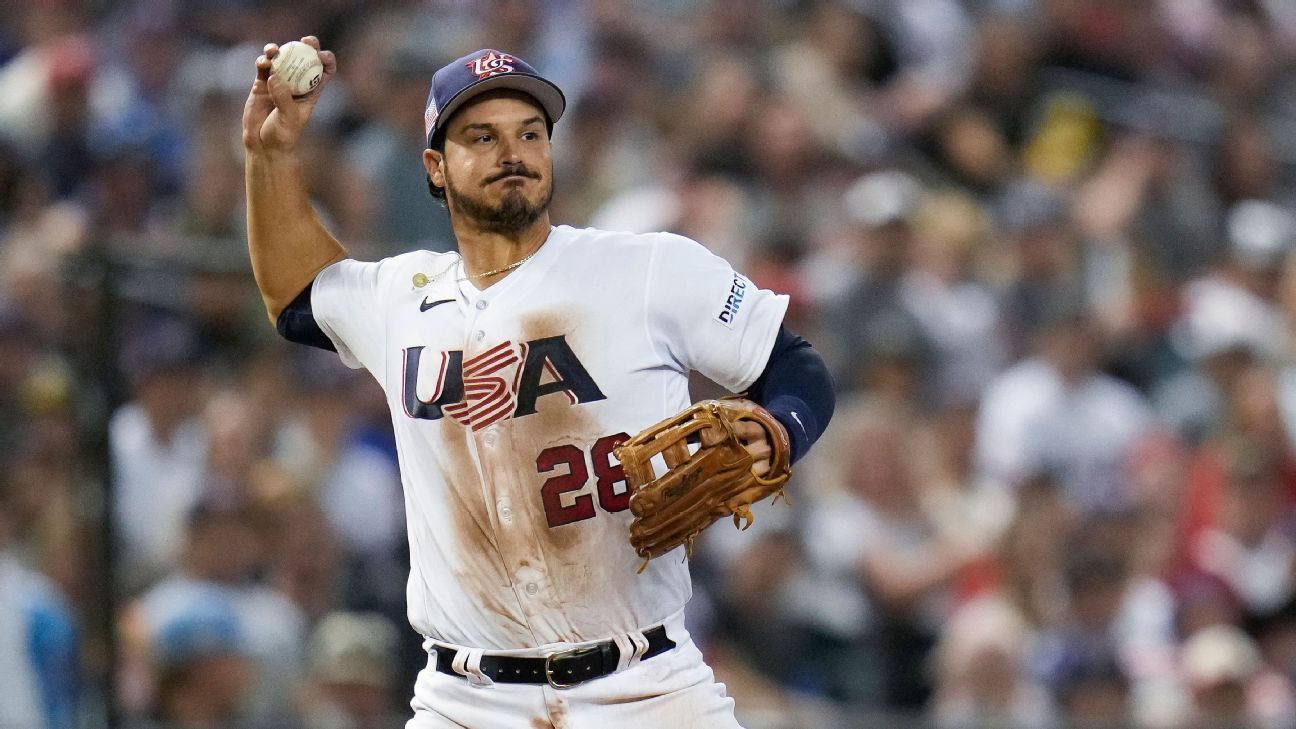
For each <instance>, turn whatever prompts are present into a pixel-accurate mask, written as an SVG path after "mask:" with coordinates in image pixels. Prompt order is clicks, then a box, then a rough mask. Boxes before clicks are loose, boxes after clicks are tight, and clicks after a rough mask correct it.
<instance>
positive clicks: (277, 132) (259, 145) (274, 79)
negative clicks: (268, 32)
mask: <svg viewBox="0 0 1296 729" xmlns="http://www.w3.org/2000/svg"><path fill="white" fill-rule="evenodd" d="M301 42H302V43H305V44H306V45H308V46H310V47H312V48H314V49H315V50H317V51H319V55H320V61H321V62H322V63H323V64H324V77H323V78H322V79H320V82H319V84H318V85H317V86H316V87H315V88H314V89H312V90H311V91H310V92H309V93H307V94H303V95H302V96H297V97H294V96H293V95H292V89H290V88H288V85H287V84H285V83H284V82H283V81H282V79H280V78H279V77H278V76H277V75H275V74H272V73H271V72H270V62H271V61H272V60H274V57H275V56H276V55H278V53H279V45H278V44H276V43H267V44H266V46H265V50H264V51H263V52H262V54H261V55H260V56H258V57H257V59H256V80H255V81H253V82H252V91H251V93H249V94H248V100H247V104H246V105H245V106H244V107H243V146H244V147H245V148H247V149H248V150H249V151H266V152H289V151H292V150H293V148H295V147H296V146H297V140H298V139H300V138H301V132H302V129H303V128H304V127H305V126H306V121H307V120H308V119H310V115H311V112H313V111H314V110H315V104H316V103H317V102H318V101H319V97H320V93H321V92H322V91H323V90H324V87H325V86H327V85H328V82H329V79H331V78H333V74H335V73H337V57H336V56H334V55H333V51H323V50H320V42H319V39H318V38H316V37H315V36H313V35H308V36H306V37H304V38H302V39H301Z"/></svg>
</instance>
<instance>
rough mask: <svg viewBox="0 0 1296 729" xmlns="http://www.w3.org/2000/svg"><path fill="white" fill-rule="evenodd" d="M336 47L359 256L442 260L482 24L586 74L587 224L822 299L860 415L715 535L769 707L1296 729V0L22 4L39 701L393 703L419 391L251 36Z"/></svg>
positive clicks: (575, 158)
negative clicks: (251, 143)
mask: <svg viewBox="0 0 1296 729" xmlns="http://www.w3.org/2000/svg"><path fill="white" fill-rule="evenodd" d="M306 33H314V34H317V35H319V36H320V38H321V39H322V42H323V44H324V46H325V47H327V48H332V49H334V50H336V51H337V52H338V56H339V66H340V72H339V77H338V78H337V79H335V82H334V83H333V84H332V86H331V87H330V88H329V89H328V92H327V94H326V95H325V97H324V100H323V101H322V102H321V104H320V106H319V108H318V110H317V113H316V116H315V118H314V119H313V120H312V122H311V126H310V128H309V132H308V134H307V138H306V141H305V142H304V145H303V146H304V149H303V154H304V155H305V157H306V159H307V161H308V166H309V170H310V174H309V184H310V185H311V192H312V194H313V196H314V199H315V201H316V203H317V206H318V208H319V210H320V211H321V213H322V214H323V215H324V216H325V217H326V219H327V221H328V225H329V226H330V228H331V229H332V230H333V231H335V233H336V234H337V236H338V237H339V238H340V239H341V240H343V241H344V242H345V243H346V244H347V245H348V246H349V248H350V249H351V251H352V252H353V254H355V255H356V256H358V257H362V258H376V257H380V256H383V255H388V254H392V253H398V252H401V251H405V250H409V249H411V248H415V247H429V248H433V249H437V250H445V249H447V248H448V247H449V246H450V245H451V239H450V237H449V231H448V225H447V222H446V219H445V215H444V212H443V210H442V209H441V208H439V207H438V206H437V205H436V204H435V203H434V202H433V201H432V200H431V199H430V198H428V197H427V194H426V186H425V183H424V180H423V172H422V170H421V168H420V167H419V164H418V156H419V152H420V150H421V146H420V142H419V137H420V134H421V124H422V121H421V114H420V110H421V109H422V105H423V102H424V98H425V95H426V90H427V85H428V82H429V79H430V77H431V73H432V70H433V69H435V68H436V67H438V66H439V65H440V64H442V63H444V62H446V61H448V60H449V59H452V58H454V57H456V56H458V55H460V54H462V53H465V52H467V51H469V50H471V49H474V48H479V47H485V46H490V47H496V48H502V49H506V50H510V51H512V52H515V53H517V54H519V55H521V56H523V57H524V58H527V59H528V60H530V61H531V62H532V63H533V64H534V65H536V66H537V67H539V68H540V69H542V70H543V71H544V72H545V73H546V74H547V75H550V76H551V77H552V78H554V79H555V80H556V81H558V83H559V84H560V85H561V86H562V87H563V88H564V89H565V90H566V91H567V95H568V98H569V100H570V106H569V112H568V115H567V116H566V117H565V118H564V119H563V120H562V122H561V123H560V124H559V125H558V127H557V129H556V134H555V164H556V180H557V186H558V195H557V197H556V200H555V204H554V209H553V213H554V218H555V220H556V221H557V222H561V223H570V224H575V225H584V224H590V225H595V226H602V227H610V228H618V229H634V230H672V231H676V232H680V233H683V234H686V235H689V236H692V237H694V238H696V239H698V240H700V241H702V242H704V243H706V244H707V245H709V246H710V247H712V248H713V249H714V250H715V251H716V252H718V253H720V254H721V255H724V256H726V257H727V258H728V259H729V260H730V261H732V262H733V263H734V264H735V265H736V266H738V267H740V268H741V269H743V270H745V271H746V272H747V273H748V274H750V276H751V277H752V278H753V279H754V280H756V281H757V282H759V283H760V284H761V285H763V286H767V287H771V288H774V289H776V290H778V291H783V292H788V293H790V294H792V295H793V307H792V309H791V310H790V312H789V323H790V325H791V326H792V327H793V328H794V329H795V330H797V331H799V332H801V333H803V334H805V335H806V336H807V338H809V339H810V340H811V341H812V342H814V343H815V344H816V346H817V347H818V348H819V349H820V350H821V351H822V352H824V354H825V356H826V357H827V358H828V359H829V361H830V363H831V364H832V366H833V370H834V373H835V375H836V378H837V382H838V385H839V389H840V404H839V410H838V415H837V417H836V419H835V421H834V423H833V425H832V427H831V428H830V430H829V433H828V434H827V435H826V436H825V439H824V441H823V442H821V444H820V445H819V446H818V448H817V449H816V452H814V453H813V454H811V456H810V457H809V458H807V459H806V461H805V462H804V465H803V466H802V467H801V468H799V470H798V472H797V475H796V476H795V477H794V484H795V485H794V487H793V488H792V489H791V490H792V492H793V493H794V494H795V498H794V499H793V505H792V507H791V508H787V507H783V506H778V507H776V508H765V509H762V510H760V511H759V512H758V521H757V523H756V526H755V527H754V528H753V529H752V530H751V531H750V532H747V533H744V534H741V535H737V534H734V533H731V531H730V530H727V529H725V528H723V525H721V526H720V528H717V529H713V530H712V531H711V533H709V534H708V539H707V542H706V544H705V545H704V546H703V548H702V549H701V550H700V553H699V554H698V556H697V558H696V559H695V562H694V571H695V582H696V586H697V591H696V592H697V594H696V596H695V598H694V600H693V602H692V604H691V608H690V610H691V612H692V615H691V621H692V626H693V629H694V631H695V633H696V635H697V637H698V639H699V641H700V643H701V645H702V646H703V647H704V649H705V651H706V653H707V655H708V658H709V660H710V662H711V663H712V664H713V665H714V666H715V668H716V671H717V673H718V674H719V675H720V677H721V679H722V680H724V681H725V682H727V684H728V686H729V688H730V691H731V693H732V694H733V695H734V696H735V697H736V698H737V700H738V706H739V708H740V712H741V713H740V716H741V717H742V718H743V720H744V721H745V723H746V725H747V726H748V727H751V728H752V729H761V728H763V727H812V726H813V727H820V726H822V727H837V726H840V727H855V726H860V727H864V726H869V727H882V726H885V727H928V726H931V727H941V728H942V729H945V728H949V729H963V728H969V729H970V728H971V727H1023V728H1027V727H1029V728H1035V727H1040V728H1043V727H1064V726H1077V727H1118V726H1138V727H1166V728H1169V727H1194V728H1196V727H1200V728H1202V729H1205V728H1206V727H1221V726H1256V727H1291V726H1296V523H1294V522H1293V515H1294V512H1293V508H1292V507H1293V498H1294V497H1296V459H1294V458H1293V454H1294V453H1296V449H1294V444H1296V366H1294V363H1293V359H1292V350H1291V348H1290V347H1291V333H1292V331H1293V325H1294V324H1296V257H1292V256H1291V255H1290V251H1291V248H1292V245H1293V241H1294V240H1296V218H1294V217H1293V211H1292V207H1291V203H1292V195H1293V186H1292V183H1293V174H1292V173H1293V162H1296V133H1294V132H1296V84H1294V82H1296V74H1294V73H1293V69H1294V68H1296V66H1294V65H1293V62H1294V61H1296V4H1293V3H1291V2H1289V0H782V1H766V2H744V1H742V0H711V1H703V0H693V1H690V0H667V1H665V2H647V0H642V1H636V0H554V1H552V2H543V3H542V2H521V1H518V2H503V1H499V2H468V1H466V0H464V1H461V2H430V1H428V2H414V1H407V2H399V1H391V2H366V3H359V2H355V3H352V2H344V1H343V0H293V1H292V2H288V1H286V0H202V1H199V0H192V1H185V0H140V1H138V2H121V3H113V2H106V1H100V2H95V1H94V0H83V1H80V2H78V1H77V0H32V1H31V2H24V3H15V4H10V5H9V6H7V7H6V10H5V12H4V18H3V20H0V687H2V688H0V726H4V727H6V729H9V728H11V727H12V728H14V729H37V728H38V727H39V728H42V729H44V728H48V729H54V728H57V729H65V728H66V727H102V726H114V727H116V726H140V727H145V726H148V727H154V726H156V727H164V726H166V727H169V726H176V727H225V726H228V727H236V726H237V727H311V728H312V729H320V728H322V729H362V728H369V727H399V726H401V724H400V721H401V717H402V716H404V715H405V713H406V712H407V707H406V704H405V702H406V700H407V693H408V692H409V687H410V685H411V680H412V675H413V673H414V672H415V671H416V670H417V667H418V666H419V665H420V661H421V652H420V649H419V647H418V643H417V639H416V636H414V635H413V633H412V632H411V631H410V630H409V629H408V627H407V626H406V624H405V623H404V620H403V610H404V607H403V587H404V576H405V575H404V572H405V568H406V563H407V556H406V554H405V548H404V544H403V534H402V521H401V519H402V515H401V513H400V509H401V502H400V497H399V481H398V476H397V469H396V462H395V459H394V453H393V449H392V442H391V437H390V433H389V425H388V423H387V415H386V412H385V408H384V406H383V402H382V399H381V397H380V395H379V392H378V389H377V388H376V387H375V386H374V384H373V383H372V381H370V380H369V379H367V377H366V376H364V375H362V374H357V373H352V372H349V371H347V370H346V369H345V368H344V367H342V366H341V365H340V364H339V363H337V362H336V360H335V359H334V358H333V357H331V356H329V355H327V354H324V353H316V352H312V351H305V350H303V349H300V348H293V347H291V346H289V345H287V344H286V343H284V342H282V341H279V340H278V339H277V338H276V337H275V335H274V332H273V329H272V328H271V327H270V326H269V323H268V322H267V321H266V319H265V316H264V313H263V312H261V310H260V309H259V300H258V297H257V295H256V291H255V288H254V286H253V284H252V281H251V276H250V275H249V267H248V263H247V260H246V250H245V248H244V237H243V235H244V232H243V227H244V218H243V210H242V206H243V202H242V189H243V187H242V156H241V148H240V146H239V140H238V126H239V125H238V119H239V116H240V113H241V108H242V104H243V101H244V99H245V97H246V93H247V88H248V85H249V83H250V80H251V75H252V67H251V64H252V60H253V59H254V58H255V57H256V55H257V53H258V52H259V49H260V47H261V45H262V44H263V43H265V42H267V41H272V40H273V41H285V40H289V39H292V38H295V37H298V36H300V35H303V34H306ZM706 390H707V386H706V384H705V383H699V392H705V391H706ZM109 515H111V516H112V517H113V518H112V519H108V518H107V517H108V516H109Z"/></svg>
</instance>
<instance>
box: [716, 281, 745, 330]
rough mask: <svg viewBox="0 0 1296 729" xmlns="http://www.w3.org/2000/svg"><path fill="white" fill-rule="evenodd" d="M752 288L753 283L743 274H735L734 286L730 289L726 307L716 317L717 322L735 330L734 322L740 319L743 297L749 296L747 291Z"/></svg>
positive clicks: (725, 303)
mask: <svg viewBox="0 0 1296 729" xmlns="http://www.w3.org/2000/svg"><path fill="white" fill-rule="evenodd" d="M750 286H751V281H749V280H747V277H746V276H744V275H742V274H741V273H735V274H734V277H733V285H731V286H730V287H729V292H728V294H727V296H726V298H725V302H724V307H723V308H722V309H720V313H719V314H717V315H716V321H718V322H720V323H721V324H724V325H725V326H727V327H729V328H730V329H733V325H734V320H735V319H737V318H738V310H739V309H740V308H741V307H742V302H743V297H744V296H746V295H747V289H748V288H749V287H750Z"/></svg>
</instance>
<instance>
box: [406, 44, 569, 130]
mask: <svg viewBox="0 0 1296 729" xmlns="http://www.w3.org/2000/svg"><path fill="white" fill-rule="evenodd" d="M492 89H512V90H514V91H521V92H522V93H524V94H527V95H528V96H530V97H532V98H533V99H535V100H536V102H537V103H539V104H540V107H541V108H543V109H544V111H545V114H547V115H548V116H549V123H550V124H551V125H552V124H553V123H554V122H556V121H558V118H559V117H561V116H562V113H563V109H565V108H566V107H567V99H566V97H564V96H563V92H562V90H561V89H559V88H558V86H557V85H556V84H554V83H553V82H552V81H549V80H548V79H546V78H544V77H543V76H541V75H540V73H539V72H537V71H536V70H535V69H534V68H532V67H531V64H529V63H527V62H526V61H523V60H522V59H521V58H518V57H517V56H514V55H513V54H511V53H505V52H503V51H497V50H494V49H490V48H483V49H482V50H479V51H473V52H472V53H469V54H468V55H466V56H464V57H463V58H460V59H458V60H455V61H452V62H450V63H449V64H447V65H446V66H443V67H441V69H440V70H438V71H437V72H436V73H434V74H433V75H432V90H431V92H429V93H428V100H427V108H425V109H424V111H423V131H424V132H425V133H426V134H425V136H426V139H427V143H428V147H433V146H434V145H433V141H434V138H436V137H439V136H444V133H445V127H444V126H443V125H439V124H438V123H439V122H443V121H445V120H447V119H449V118H450V115H452V114H454V113H455V110H456V109H458V108H459V107H460V106H463V104H464V103H465V102H467V101H468V100H469V99H471V98H473V97H474V96H477V95H478V94H480V93H482V92H484V91H490V90H492Z"/></svg>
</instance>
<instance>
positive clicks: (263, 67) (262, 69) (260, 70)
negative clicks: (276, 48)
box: [256, 56, 270, 81]
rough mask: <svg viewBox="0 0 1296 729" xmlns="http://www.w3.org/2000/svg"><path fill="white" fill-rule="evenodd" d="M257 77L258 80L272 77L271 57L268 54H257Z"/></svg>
mask: <svg viewBox="0 0 1296 729" xmlns="http://www.w3.org/2000/svg"><path fill="white" fill-rule="evenodd" d="M256 77H257V80H258V81H265V80H266V79H268V78H270V59H269V58H267V57H266V56H257V59H256Z"/></svg>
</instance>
